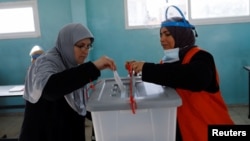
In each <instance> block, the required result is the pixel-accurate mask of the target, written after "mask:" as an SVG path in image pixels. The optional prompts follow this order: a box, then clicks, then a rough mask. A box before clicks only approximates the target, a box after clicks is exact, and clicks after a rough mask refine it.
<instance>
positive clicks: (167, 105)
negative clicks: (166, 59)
mask: <svg viewBox="0 0 250 141" xmlns="http://www.w3.org/2000/svg"><path fill="white" fill-rule="evenodd" d="M121 80H122V83H123V85H124V86H125V92H124V91H123V92H121V91H120V89H119V87H118V86H117V84H116V81H115V80H114V79H113V78H107V79H103V80H101V82H99V83H98V84H97V85H96V86H95V89H94V90H93V91H92V93H91V95H90V97H89V99H88V102H87V110H88V111H90V112H91V115H92V122H93V126H94V131H95V137H96V140H97V141H175V133H176V111H177V107H178V106H180V105H181V99H180V97H179V96H178V94H177V93H176V91H175V90H174V89H172V88H169V87H163V86H160V85H156V84H153V83H147V82H143V81H141V79H140V78H135V79H134V82H133V86H132V89H133V91H132V92H133V97H132V98H133V99H134V101H135V103H134V105H135V106H134V109H133V106H132V103H131V89H130V88H131V81H130V78H129V77H128V78H121Z"/></svg>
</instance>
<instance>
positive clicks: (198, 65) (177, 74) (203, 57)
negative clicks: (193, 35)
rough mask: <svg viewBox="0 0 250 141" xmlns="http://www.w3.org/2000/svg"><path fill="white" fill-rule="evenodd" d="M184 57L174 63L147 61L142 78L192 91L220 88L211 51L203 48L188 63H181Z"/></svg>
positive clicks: (210, 90)
mask: <svg viewBox="0 0 250 141" xmlns="http://www.w3.org/2000/svg"><path fill="white" fill-rule="evenodd" d="M183 57H184V56H180V61H178V62H174V63H164V64H154V63H145V64H144V65H143V68H142V80H143V81H147V82H152V83H156V84H160V85H164V86H169V87H172V88H182V89H187V90H191V91H201V90H205V91H208V92H216V91H218V90H219V85H218V83H217V81H216V68H215V63H214V59H213V56H212V55H211V54H210V53H208V52H206V51H202V50H201V51H199V52H197V53H196V54H195V55H194V56H193V57H192V59H191V61H190V62H189V63H188V64H181V62H182V60H183Z"/></svg>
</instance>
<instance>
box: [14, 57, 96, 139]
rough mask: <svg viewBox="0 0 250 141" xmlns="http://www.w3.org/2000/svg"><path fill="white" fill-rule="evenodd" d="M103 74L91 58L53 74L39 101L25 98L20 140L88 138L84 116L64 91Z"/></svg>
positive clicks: (68, 90)
mask: <svg viewBox="0 0 250 141" xmlns="http://www.w3.org/2000/svg"><path fill="white" fill-rule="evenodd" d="M99 76H100V71H99V70H98V69H97V68H96V67H95V66H94V64H93V63H91V62H88V63H85V64H82V65H79V66H78V67H75V68H71V69H68V70H65V71H62V72H60V73H57V74H53V75H52V76H51V77H50V78H49V80H48V82H47V84H46V85H45V88H44V90H43V93H42V96H41V98H40V99H39V101H38V102H37V103H35V104H33V103H30V102H28V101H27V102H26V108H25V117H24V121H23V125H22V129H21V134H20V137H19V138H20V139H19V140H20V141H85V124H84V121H85V120H84V117H83V116H81V115H79V114H78V113H77V112H75V111H74V110H73V109H72V108H71V107H70V106H69V104H68V103H67V101H66V100H65V98H64V95H66V94H68V93H70V92H72V91H74V90H76V89H79V88H81V87H83V86H84V85H86V84H87V83H89V82H90V80H92V81H94V80H96V79H97V78H98V77H99Z"/></svg>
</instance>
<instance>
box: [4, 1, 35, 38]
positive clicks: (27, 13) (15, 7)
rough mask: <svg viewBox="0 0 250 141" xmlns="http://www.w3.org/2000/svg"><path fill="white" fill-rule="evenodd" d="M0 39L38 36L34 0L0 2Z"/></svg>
mask: <svg viewBox="0 0 250 141" xmlns="http://www.w3.org/2000/svg"><path fill="white" fill-rule="evenodd" d="M0 19H1V22H0V39H9V38H30V37H39V36H40V29H39V28H40V27H39V20H38V12H37V5H36V0H32V1H21V2H0Z"/></svg>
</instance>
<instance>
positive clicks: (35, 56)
mask: <svg viewBox="0 0 250 141" xmlns="http://www.w3.org/2000/svg"><path fill="white" fill-rule="evenodd" d="M40 55H41V54H34V55H32V56H31V58H32V59H36V58H38V57H39V56H40Z"/></svg>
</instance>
